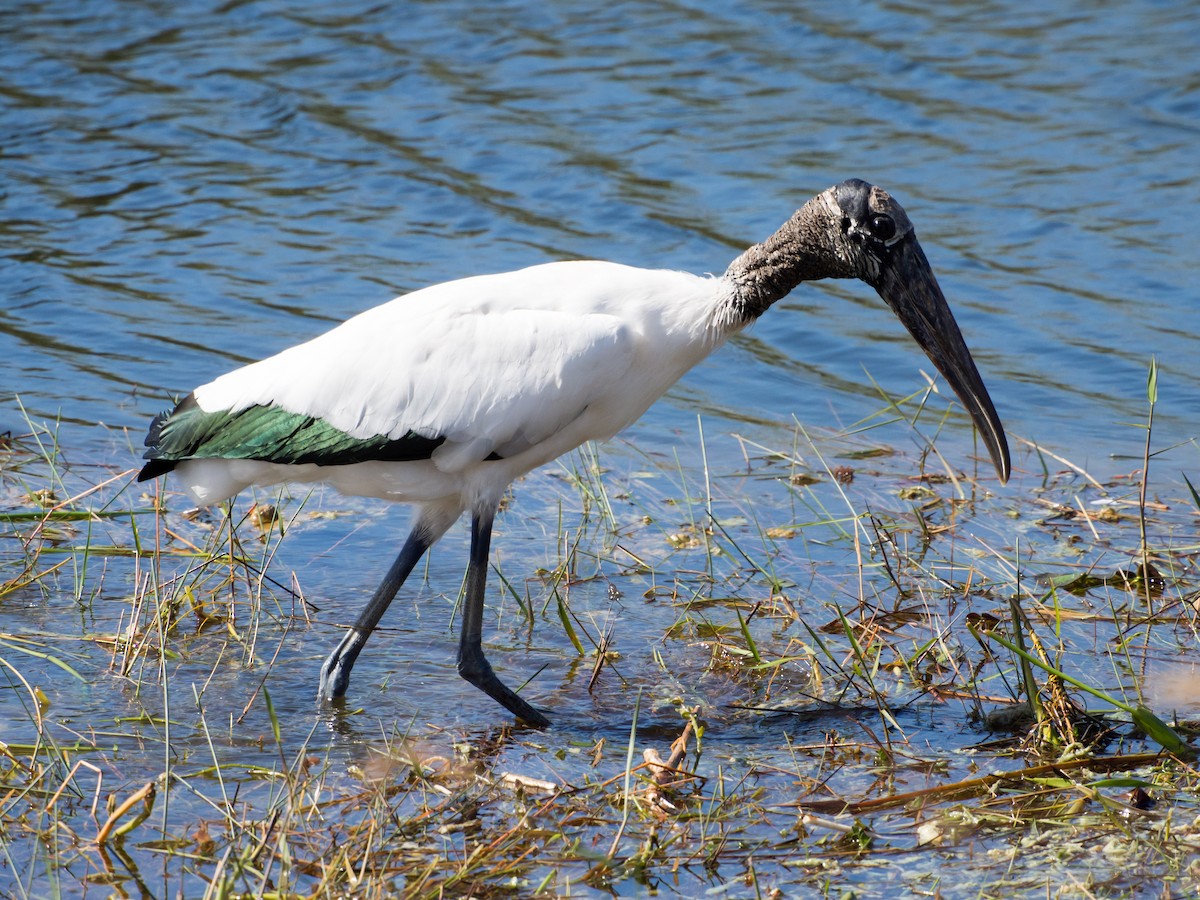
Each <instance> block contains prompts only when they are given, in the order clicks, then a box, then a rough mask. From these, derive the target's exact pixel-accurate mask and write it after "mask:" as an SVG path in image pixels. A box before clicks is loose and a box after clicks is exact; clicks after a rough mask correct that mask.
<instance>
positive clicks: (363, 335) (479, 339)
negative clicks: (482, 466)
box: [144, 279, 638, 477]
mask: <svg viewBox="0 0 1200 900" xmlns="http://www.w3.org/2000/svg"><path fill="white" fill-rule="evenodd" d="M485 281H486V279H469V280H467V281H464V282H456V283H452V284H451V285H444V286H441V288H442V290H440V291H438V290H437V289H429V290H426V291H420V292H417V293H415V294H411V295H408V296H407V297H402V298H399V299H398V300H395V301H392V302H391V303H388V304H384V305H383V306H381V307H377V308H376V309H373V310H369V311H368V312H366V313H363V314H362V315H359V316H356V317H355V318H353V319H351V320H349V321H347V322H346V323H344V324H343V325H341V326H339V327H337V328H335V329H333V330H332V331H330V332H327V333H326V334H324V335H322V336H320V337H318V338H315V339H313V340H311V341H309V342H307V343H305V344H300V345H298V346H296V347H293V348H291V349H289V350H285V351H284V352H282V353H280V354H278V355H276V356H273V357H270V358H269V359H266V360H263V361H261V362H258V363H254V364H252V365H249V366H245V367H243V368H241V369H237V370H235V371H233V372H230V373H229V374H227V375H224V376H222V377H221V378H218V379H217V380H216V381H213V382H211V383H209V384H207V385H204V386H203V387H201V388H198V389H197V390H196V391H195V392H194V394H193V395H192V396H191V397H189V398H188V399H186V400H185V401H184V402H183V403H181V404H180V405H179V406H178V407H177V408H176V409H175V410H174V411H173V412H171V413H169V414H166V415H165V416H162V417H160V418H159V419H157V420H156V422H155V425H154V426H153V427H152V429H151V434H150V437H149V438H148V440H147V443H148V445H149V446H151V450H150V451H149V452H148V453H147V458H149V459H151V460H157V461H158V462H157V463H152V464H151V465H148V466H147V470H149V471H148V472H144V474H146V477H152V475H154V474H158V473H159V472H161V471H166V470H167V469H168V468H170V467H171V463H172V462H173V461H178V460H181V459H189V458H205V457H219V458H249V459H263V460H269V461H272V462H288V463H300V462H311V463H317V464H321V465H336V464H345V463H349V462H362V461H366V460H372V459H392V460H396V459H416V458H428V457H430V456H434V458H435V460H437V461H438V463H439V465H440V466H446V467H451V468H453V467H456V466H457V464H465V463H467V462H475V461H478V460H481V459H486V458H487V457H488V456H490V455H493V454H494V455H497V456H507V455H511V454H513V453H517V452H521V451H522V450H525V449H528V448H529V447H531V446H534V445H536V444H538V443H539V442H541V441H542V440H545V439H546V438H547V437H549V436H550V435H553V434H554V433H556V432H557V431H558V430H559V429H561V428H563V427H564V426H565V425H566V424H567V423H569V422H571V421H572V420H573V419H575V418H576V417H577V416H578V415H579V414H580V412H581V411H582V410H583V409H585V408H586V407H587V406H588V405H589V404H590V403H592V402H594V401H595V400H596V399H598V398H600V397H603V396H604V395H605V394H606V392H607V391H609V390H610V389H611V388H612V387H613V385H614V384H616V382H617V381H619V380H620V379H621V378H622V377H624V376H625V375H626V374H627V370H628V369H629V366H630V364H631V362H632V361H633V359H634V358H635V356H636V354H637V341H638V337H637V335H636V333H635V332H634V331H633V330H632V329H630V328H629V327H628V326H626V325H624V324H623V323H622V321H621V320H620V319H618V318H616V317H615V316H612V315H606V314H598V313H580V312H574V311H570V310H562V309H557V310H553V309H552V310H547V309H532V308H528V307H521V306H519V305H516V304H515V303H513V302H512V301H511V300H510V299H508V298H502V299H505V300H506V301H507V302H496V303H489V302H487V301H486V300H480V299H479V298H478V297H474V298H472V300H471V302H464V301H463V299H462V295H461V292H449V291H447V290H445V289H446V288H449V287H452V286H454V285H459V286H465V285H469V284H470V283H471V282H485ZM475 286H476V287H477V288H478V287H486V285H480V284H476V285H475ZM423 295H425V296H423ZM624 424H625V423H624V422H620V423H614V425H613V430H614V431H615V430H616V429H617V428H619V427H620V426H622V425H624ZM439 448H440V449H439ZM435 450H436V451H437V454H436V455H435V454H434V451H435Z"/></svg>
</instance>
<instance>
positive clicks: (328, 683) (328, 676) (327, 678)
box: [319, 527, 432, 702]
mask: <svg viewBox="0 0 1200 900" xmlns="http://www.w3.org/2000/svg"><path fill="white" fill-rule="evenodd" d="M431 543H432V541H431V540H429V539H428V538H427V537H426V536H425V533H424V531H423V530H422V529H421V528H420V527H417V528H414V529H413V530H412V533H410V534H409V536H408V540H406V541H405V542H404V547H403V548H402V549H401V550H400V555H399V556H397V557H396V561H395V562H394V563H392V567H391V568H390V569H388V573H387V575H385V576H384V578H383V582H382V583H381V584H380V585H379V587H378V588H376V589H375V594H374V596H372V597H371V600H370V602H369V603H368V604H367V606H366V608H365V609H364V610H363V611H362V612H361V613H359V616H358V619H356V620H355V622H354V625H353V626H352V627H351V628H350V630H349V631H347V632H346V636H345V637H344V638H342V642H341V643H340V644H338V645H337V647H336V648H335V649H334V651H333V652H332V653H330V654H329V658H328V659H326V660H325V663H324V664H323V665H322V666H321V686H320V688H319V697H320V699H321V700H322V701H323V702H327V701H330V700H336V699H337V698H339V697H343V696H345V694H346V688H347V687H349V686H350V670H351V669H353V668H354V661H355V660H356V659H358V654H359V653H360V652H362V648H363V646H364V645H365V644H366V643H367V638H369V637H370V636H371V632H373V631H374V630H375V626H376V625H378V624H379V620H380V619H381V618H383V614H384V613H385V612H387V608H388V606H389V605H390V604H391V602H392V599H393V598H394V597H395V596H396V592H397V591H399V590H400V586H401V585H402V584H404V579H406V578H407V577H408V575H409V573H410V572H412V570H413V568H414V567H415V566H416V564H417V563H418V562H419V561H420V559H421V556H422V555H423V554H424V553H425V551H426V550H428V549H429V546H430V544H431Z"/></svg>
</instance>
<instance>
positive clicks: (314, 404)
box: [139, 181, 1008, 725]
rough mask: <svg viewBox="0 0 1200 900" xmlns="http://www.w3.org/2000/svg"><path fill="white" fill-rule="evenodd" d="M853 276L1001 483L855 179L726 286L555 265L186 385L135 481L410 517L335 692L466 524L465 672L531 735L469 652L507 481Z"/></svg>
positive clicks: (928, 282) (920, 290) (998, 449)
mask: <svg viewBox="0 0 1200 900" xmlns="http://www.w3.org/2000/svg"><path fill="white" fill-rule="evenodd" d="M848 277H857V278H860V279H861V280H864V281H866V282H867V283H869V284H871V285H872V286H873V287H875V288H876V290H878V291H879V293H880V295H881V296H883V297H884V299H885V300H886V301H887V302H888V304H889V305H890V306H891V307H892V308H893V310H894V311H895V312H896V313H897V315H898V316H899V317H900V318H901V320H902V321H903V322H904V324H905V325H906V326H907V327H908V329H909V331H910V332H911V333H912V334H913V336H914V337H915V338H916V339H917V341H918V343H919V344H920V345H921V346H922V348H923V349H924V350H925V351H926V353H927V354H928V355H929V356H930V358H931V359H932V360H933V362H934V363H935V364H936V365H937V367H938V368H939V370H940V371H941V372H942V373H943V374H944V375H945V376H946V378H947V380H948V381H949V382H950V384H951V386H952V387H953V388H954V390H955V391H956V392H957V393H958V395H959V397H960V399H962V400H963V403H964V405H965V406H966V407H967V409H968V411H969V412H970V413H971V416H972V419H973V420H974V422H975V424H976V426H977V427H978V428H979V429H980V432H981V434H982V436H983V438H984V441H985V443H986V444H987V446H988V449H989V451H990V452H991V454H992V458H993V461H994V462H995V464H996V467H997V470H998V472H999V473H1000V476H1001V478H1002V479H1003V478H1006V477H1007V475H1008V448H1007V445H1006V443H1005V439H1004V433H1003V430H1002V428H1001V426H1000V422H999V418H998V417H997V415H996V412H995V409H994V408H993V407H992V404H991V400H990V399H989V398H988V396H987V391H986V389H985V388H984V387H983V382H982V380H981V379H980V378H979V374H978V372H977V371H976V370H975V366H974V363H973V362H972V360H971V357H970V353H969V352H968V351H967V348H966V345H965V343H964V342H963V340H962V336H961V334H960V333H959V331H958V326H957V325H956V324H955V322H954V317H953V315H952V314H951V313H950V310H949V307H948V306H947V305H946V302H945V300H944V298H943V297H942V295H941V291H940V289H939V288H938V287H937V283H936V280H935V279H934V277H933V274H932V272H931V271H930V270H929V266H928V263H927V262H926V261H925V258H924V254H923V253H922V252H921V249H920V246H919V245H918V244H917V242H916V238H915V236H914V235H913V232H912V226H911V224H910V223H909V222H908V219H907V216H906V215H905V213H904V211H903V209H901V208H900V206H899V205H898V204H897V203H896V202H895V201H894V200H892V199H891V198H890V197H889V196H888V195H887V194H886V193H885V192H883V191H881V190H880V189H879V188H876V187H874V186H873V185H870V184H867V183H866V182H861V181H847V182H843V183H842V184H841V185H837V186H835V187H833V188H830V189H829V190H828V191H825V192H823V193H822V194H820V195H818V196H817V197H815V198H813V200H811V201H809V203H807V204H805V206H804V207H803V208H802V209H800V210H798V211H797V212H796V214H795V215H794V216H793V217H792V218H791V219H789V220H788V222H787V223H785V224H784V226H783V227H782V228H781V229H780V230H779V231H778V232H776V234H775V235H773V236H772V237H771V238H770V239H768V240H767V241H765V242H763V243H762V244H757V245H755V246H753V247H751V248H750V249H749V250H747V251H746V252H745V253H743V254H742V255H741V256H739V257H738V258H737V259H736V260H734V262H733V263H732V264H731V265H730V266H729V269H728V270H727V271H726V273H725V274H724V275H723V276H721V277H698V276H695V275H689V274H686V273H682V272H673V271H667V270H646V269H637V268H632V267H629V266H623V265H617V264H615V263H606V262H560V263H549V264H545V265H539V266H533V267H531V268H527V269H522V270H520V271H516V272H509V273H505V274H499V275H485V276H478V277H473V278H465V279H462V280H459V281H452V282H447V283H445V284H440V285H436V286H433V287H429V288H425V289H423V290H419V291H416V292H414V293H412V294H408V295H406V296H402V297H399V298H397V299H395V300H392V301H391V302H389V303H385V304H384V305H382V306H379V307H376V308H375V309H371V310H368V311H367V312H364V313H362V314H360V315H358V316H355V317H354V318H352V319H350V320H348V321H347V322H345V323H344V324H342V325H340V326H338V327H336V328H334V329H333V330H331V331H329V332H327V333H326V334H324V335H321V336H320V337H317V338H314V339H313V340H311V341H308V342H307V343H304V344H300V345H298V346H296V347H292V348H291V349H288V350H285V351H283V352H282V353H279V354H277V355H276V356H273V357H270V358H269V359H265V360H263V361H261V362H257V363H254V364H252V365H248V366H245V367H243V368H240V369H237V370H235V371H233V372H230V373H228V374H227V375H223V376H221V377H220V378H218V379H216V380H215V381H212V382H209V383H208V384H206V385H203V386H202V387H199V388H197V389H196V390H195V391H194V392H193V393H192V394H191V395H189V396H188V397H187V398H185V399H184V400H183V402H181V403H180V404H178V405H177V406H176V408H175V409H174V410H172V411H170V412H169V413H164V414H162V415H161V416H159V417H157V418H156V419H155V421H154V423H153V424H152V425H151V429H150V434H149V436H148V438H147V440H146V443H147V446H148V447H149V448H150V449H149V450H148V451H147V453H146V458H147V459H148V460H149V461H148V462H147V464H146V466H145V467H144V468H143V470H142V472H141V474H140V476H139V478H140V479H142V480H144V479H147V478H152V477H154V476H156V475H160V474H162V473H164V472H167V471H172V470H173V471H175V472H176V473H177V476H178V477H179V478H180V480H181V481H182V483H183V485H184V487H185V488H186V489H187V490H188V491H189V493H190V494H191V495H192V496H193V497H194V498H195V499H196V501H197V502H199V503H201V504H211V503H216V502H218V501H221V500H224V499H226V498H228V497H230V496H232V495H233V494H235V493H237V492H238V491H239V490H241V489H243V488H245V487H247V486H249V485H251V484H260V485H267V484H275V483H279V482H284V481H288V482H317V481H321V482H326V483H328V484H331V485H332V486H333V487H335V488H337V489H338V490H339V491H342V492H344V493H347V494H355V495H363V496H372V497H381V498H384V499H387V500H394V501H401V502H407V503H412V504H415V505H416V507H417V514H416V517H415V521H414V525H413V528H412V531H411V533H410V535H409V538H408V540H407V542H406V543H405V545H404V547H403V549H402V550H401V552H400V555H399V557H398V558H397V560H396V562H395V563H394V564H393V566H392V569H391V570H390V571H389V572H388V575H387V577H385V579H384V582H383V584H381V585H380V587H379V589H378V590H377V591H376V593H375V595H374V597H373V598H372V600H371V601H370V602H369V603H368V605H367V607H366V609H364V610H363V612H362V613H361V614H360V616H359V617H358V619H357V621H356V622H355V625H354V626H353V627H352V628H351V629H350V630H349V631H348V633H347V634H346V637H345V638H344V639H343V641H342V643H341V644H340V645H339V646H338V647H337V649H335V650H334V651H333V653H332V654H331V655H330V656H329V658H328V659H327V660H326V662H325V664H324V666H323V667H322V670H321V686H320V694H321V697H322V698H323V699H326V700H330V699H335V698H338V697H341V696H342V695H343V694H344V693H345V690H346V687H347V685H348V683H349V676H350V670H351V668H352V667H353V665H354V661H355V659H356V658H357V656H358V653H359V652H360V651H361V649H362V647H363V645H364V644H365V643H366V640H367V637H368V636H369V635H370V634H371V632H372V631H373V630H374V628H375V627H376V625H377V624H378V622H379V619H380V618H381V617H382V615H383V613H384V611H385V610H386V609H387V606H388V604H389V603H390V602H391V600H392V598H393V596H394V595H395V593H396V592H397V590H398V589H399V587H400V586H401V585H402V584H403V582H404V579H405V578H406V577H407V575H408V574H409V573H410V572H411V570H412V568H413V567H414V566H415V565H416V563H417V561H418V560H419V559H420V557H421V556H422V554H423V553H424V552H425V550H427V549H428V548H429V547H430V546H431V545H432V544H433V543H434V542H435V541H437V540H438V538H440V537H441V536H442V534H444V533H445V531H446V529H448V528H449V527H450V526H451V525H452V524H453V523H454V522H455V521H456V520H457V519H458V518H459V516H461V515H462V513H463V512H465V511H469V512H470V514H471V522H472V531H471V535H472V541H471V560H470V566H469V567H468V572H467V579H466V582H467V583H466V603H465V606H464V613H463V631H462V639H461V642H460V646H459V660H458V665H459V671H460V673H461V674H462V675H463V676H464V677H465V678H467V680H469V681H470V682H471V683H472V684H475V685H476V686H478V687H480V688H481V689H482V690H484V691H486V692H487V693H488V694H489V695H490V696H492V697H493V698H494V699H496V700H497V701H498V702H500V703H501V704H502V705H503V706H505V707H506V708H507V709H509V710H510V711H511V712H513V713H515V714H516V715H517V716H519V717H520V718H522V719H524V720H525V721H527V722H529V723H531V724H535V725H545V724H547V723H548V720H546V718H545V717H544V716H543V715H542V714H541V713H540V712H538V711H537V710H535V709H533V707H531V706H530V705H529V704H528V703H527V702H526V701H524V700H523V699H521V698H520V697H518V696H517V695H516V694H515V693H513V692H512V691H511V690H509V689H508V688H507V687H505V686H504V684H503V683H502V682H500V680H499V679H498V678H497V677H496V676H495V674H494V673H493V672H492V670H491V666H490V665H489V664H488V663H487V660H486V658H485V657H484V655H483V651H482V647H481V632H482V611H483V594H484V587H485V582H486V571H487V557H488V549H489V542H490V535H491V525H492V519H493V517H494V515H495V512H496V509H497V507H498V505H499V502H500V498H501V495H502V494H503V492H504V491H505V489H506V488H507V487H508V485H509V484H511V483H512V481H513V480H514V479H515V478H517V477H519V476H520V475H523V474H524V473H526V472H529V471H531V470H533V469H535V468H537V467H538V466H540V465H542V464H544V463H546V462H549V461H550V460H552V459H555V458H556V457H558V456H560V455H562V454H564V453H566V452H568V451H570V450H571V449H573V448H574V447H577V446H579V445H580V444H582V443H584V442H585V441H588V440H597V439H603V438H607V437H609V436H611V435H613V434H615V433H616V432H618V431H620V430H621V429H622V428H624V427H625V426H627V425H629V424H630V423H632V422H633V421H634V420H636V419H637V418H638V417H639V416H640V415H641V414H642V413H643V412H645V410H646V409H647V408H648V407H649V406H650V405H651V404H652V403H653V402H654V401H655V400H656V399H657V398H658V397H660V396H661V395H662V394H663V393H665V392H666V390H667V389H668V388H670V386H671V385H672V384H674V383H675V382H676V381H677V380H678V379H679V378H680V377H681V376H682V375H683V374H684V373H685V372H687V371H688V370H689V369H691V368H692V367H693V366H695V365H696V364H697V363H698V362H700V361H701V360H702V359H704V358H705V357H706V356H708V355H709V353H711V352H712V351H713V350H714V349H716V348H717V347H718V346H720V345H721V344H722V343H723V342H724V341H725V340H726V339H727V338H728V337H729V336H730V335H731V334H733V333H735V332H736V331H738V330H739V329H741V328H743V327H745V326H746V325H747V324H749V323H750V322H752V321H754V320H755V319H756V318H757V317H758V316H759V315H761V314H762V313H763V312H764V311H765V310H766V309H768V308H769V307H770V305H771V304H772V303H774V302H775V301H776V300H778V299H779V298H780V297H782V296H784V295H786V294H787V293H788V292H789V291H790V290H791V289H792V288H794V287H795V286H796V285H797V284H799V283H800V282H802V281H808V280H814V279H818V278H848Z"/></svg>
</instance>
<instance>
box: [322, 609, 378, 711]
mask: <svg viewBox="0 0 1200 900" xmlns="http://www.w3.org/2000/svg"><path fill="white" fill-rule="evenodd" d="M365 642H366V639H365V638H364V637H363V636H362V635H361V634H360V633H359V631H358V630H357V629H355V628H351V629H350V630H349V631H347V632H346V636H345V637H343V638H342V640H341V643H339V644H338V645H337V647H335V648H334V651H333V652H332V653H330V654H329V656H328V657H326V659H325V662H324V663H322V664H321V683H320V685H319V687H318V688H317V699H318V700H320V701H321V702H322V703H332V702H333V701H335V700H340V699H341V698H342V697H345V696H346V689H347V688H348V687H350V670H351V669H353V668H354V661H355V660H356V659H358V653H359V651H360V650H362V645H363V644H364V643H365Z"/></svg>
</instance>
